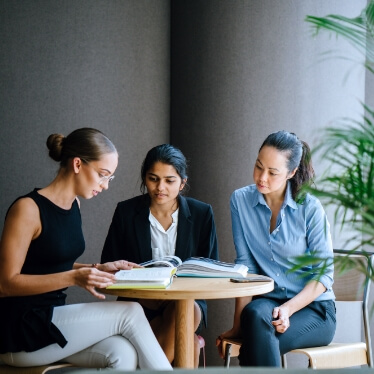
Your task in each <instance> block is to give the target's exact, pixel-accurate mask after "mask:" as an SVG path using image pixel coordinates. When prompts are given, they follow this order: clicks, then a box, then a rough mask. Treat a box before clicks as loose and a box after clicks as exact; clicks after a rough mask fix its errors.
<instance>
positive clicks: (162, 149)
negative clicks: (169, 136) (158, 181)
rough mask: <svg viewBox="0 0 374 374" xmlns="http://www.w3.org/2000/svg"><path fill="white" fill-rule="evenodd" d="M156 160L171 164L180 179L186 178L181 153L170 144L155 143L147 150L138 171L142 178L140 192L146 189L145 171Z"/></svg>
mask: <svg viewBox="0 0 374 374" xmlns="http://www.w3.org/2000/svg"><path fill="white" fill-rule="evenodd" d="M156 162H162V163H163V164H167V165H171V166H173V167H174V169H175V170H176V172H177V173H178V175H179V176H180V177H181V179H182V180H183V179H185V180H187V178H188V176H187V161H186V158H185V157H184V155H183V153H182V152H181V151H180V150H179V149H178V148H176V147H173V146H172V145H170V144H161V145H157V146H156V147H153V148H152V149H151V150H149V151H148V153H147V155H146V156H145V159H144V161H143V164H142V169H141V172H140V177H141V180H142V183H141V185H140V191H141V193H142V194H144V193H145V190H146V187H145V179H146V175H147V172H148V171H149V170H150V169H151V168H152V166H153V165H154V164H155V163H156ZM186 185H187V183H186ZM185 188H186V186H185ZM185 188H184V189H185ZM184 189H183V190H184Z"/></svg>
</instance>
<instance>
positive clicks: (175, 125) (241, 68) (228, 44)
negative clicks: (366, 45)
mask: <svg viewBox="0 0 374 374" xmlns="http://www.w3.org/2000/svg"><path fill="white" fill-rule="evenodd" d="M365 4H366V1H364V0H361V1H354V2H352V1H350V0H345V1H341V0H334V1H333V0H329V1H324V0H311V1H305V0H303V1H299V0H282V1H277V0H251V1H247V0H235V1H231V0H205V1H199V0H196V1H193V0H174V1H173V2H172V3H171V15H172V28H171V38H172V39H171V46H172V54H171V58H172V60H171V61H172V70H171V72H172V75H171V83H172V86H171V93H172V95H171V103H172V106H171V141H172V142H173V143H174V144H176V145H178V146H179V147H180V148H181V149H182V150H183V152H184V153H185V154H186V156H187V157H188V158H189V159H190V185H191V190H190V195H191V196H193V197H196V198H198V199H201V200H203V201H206V202H208V203H210V204H212V206H213V209H214V213H215V218H216V223H217V231H218V239H219V251H220V256H221V259H223V260H225V261H233V260H234V258H235V251H234V246H233V242H232V234H231V221H230V211H229V198H230V194H231V193H232V191H233V190H234V189H236V188H239V187H242V186H244V185H247V184H250V183H252V171H253V165H254V161H255V158H256V156H257V152H258V148H259V147H260V145H261V143H262V141H263V140H264V138H265V137H266V136H267V135H268V134H269V133H270V132H272V131H276V130H280V129H285V130H289V131H293V132H296V133H297V134H298V135H299V136H300V138H302V139H303V140H306V141H307V142H309V144H310V145H311V146H313V145H315V144H316V143H317V142H318V135H319V134H320V132H319V131H318V129H319V128H322V127H324V126H326V125H327V124H328V123H329V122H330V121H331V120H333V119H335V118H336V117H342V116H353V117H355V116H357V115H358V114H360V113H361V108H360V105H359V102H358V100H359V99H363V98H364V78H365V74H364V73H363V72H362V71H357V70H359V69H357V70H356V69H355V70H354V71H351V74H350V76H349V78H348V79H347V80H346V81H344V78H345V75H346V73H347V71H349V70H350V69H351V67H352V64H348V63H347V62H345V61H342V60H339V59H337V58H331V59H330V60H327V61H323V62H322V53H323V52H326V51H328V50H330V51H331V50H339V51H340V50H341V49H340V48H349V49H348V51H349V52H348V53H349V54H352V56H355V55H356V54H355V52H354V51H352V48H350V47H349V46H347V44H345V43H342V44H335V39H334V40H332V39H329V37H328V36H327V35H321V36H320V37H318V38H316V39H314V38H312V36H311V32H310V27H309V26H308V24H306V23H305V22H304V18H305V16H306V15H307V14H310V15H319V16H325V15H327V14H330V13H340V14H344V15H347V16H356V15H358V14H359V12H360V11H361V9H363V8H364V6H365ZM344 53H346V51H345V52H344ZM337 54H338V53H336V54H335V56H336V55H337ZM331 56H334V54H332V55H331ZM314 161H315V169H316V170H317V172H321V171H322V170H323V167H322V166H323V165H322V163H321V161H320V160H314ZM331 221H332V219H331ZM339 239H340V237H339V236H338V235H336V236H335V244H336V245H338V244H337V243H338V242H339ZM233 306H234V302H233V300H229V301H209V312H208V313H209V317H208V320H209V326H208V329H207V330H205V331H204V333H203V335H204V337H205V339H206V342H207V348H206V349H207V359H208V365H222V361H221V359H220V358H219V357H218V354H217V352H216V347H215V338H216V336H217V335H218V334H219V333H221V332H223V331H225V330H227V329H229V328H230V327H231V325H232V320H233ZM233 361H235V360H233ZM234 363H235V362H234Z"/></svg>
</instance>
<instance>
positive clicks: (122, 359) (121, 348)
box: [66, 335, 138, 370]
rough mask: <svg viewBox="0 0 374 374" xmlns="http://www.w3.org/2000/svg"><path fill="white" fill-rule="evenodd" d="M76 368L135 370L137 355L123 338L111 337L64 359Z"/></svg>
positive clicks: (118, 336)
mask: <svg viewBox="0 0 374 374" xmlns="http://www.w3.org/2000/svg"><path fill="white" fill-rule="evenodd" d="M66 361H67V362H70V363H72V364H75V365H77V366H85V367H92V368H111V369H121V370H136V368H137V365H138V354H137V352H136V350H135V348H134V346H133V345H132V344H131V343H130V342H129V341H128V340H127V339H125V338H124V337H122V336H120V335H113V336H111V337H109V338H106V339H104V340H102V341H100V342H98V343H96V344H94V345H92V346H91V347H89V348H87V349H85V350H83V351H81V352H78V353H76V354H74V355H72V356H69V357H67V358H66Z"/></svg>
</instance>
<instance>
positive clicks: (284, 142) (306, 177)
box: [260, 131, 314, 200]
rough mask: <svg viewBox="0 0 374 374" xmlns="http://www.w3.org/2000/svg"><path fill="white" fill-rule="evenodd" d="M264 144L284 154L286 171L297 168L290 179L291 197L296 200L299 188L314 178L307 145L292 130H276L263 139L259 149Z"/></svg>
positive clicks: (311, 181)
mask: <svg viewBox="0 0 374 374" xmlns="http://www.w3.org/2000/svg"><path fill="white" fill-rule="evenodd" d="M264 146H269V147H274V148H275V149H277V150H278V151H280V152H283V153H284V154H285V155H286V157H287V170H288V172H292V171H293V170H295V169H296V168H297V170H296V173H295V175H294V176H293V177H292V178H291V179H290V182H291V191H292V197H293V199H294V200H296V199H297V198H298V194H299V192H300V190H301V188H302V187H303V186H305V185H307V186H309V185H311V184H312V183H313V180H314V170H313V166H312V158H311V152H310V148H309V145H308V144H307V143H306V142H304V141H302V140H300V139H299V138H298V137H297V136H296V135H295V134H294V133H292V132H288V131H277V132H273V133H272V134H270V135H269V136H268V137H267V138H266V139H265V141H264V142H263V143H262V145H261V147H260V151H261V149H262V148H263V147H264Z"/></svg>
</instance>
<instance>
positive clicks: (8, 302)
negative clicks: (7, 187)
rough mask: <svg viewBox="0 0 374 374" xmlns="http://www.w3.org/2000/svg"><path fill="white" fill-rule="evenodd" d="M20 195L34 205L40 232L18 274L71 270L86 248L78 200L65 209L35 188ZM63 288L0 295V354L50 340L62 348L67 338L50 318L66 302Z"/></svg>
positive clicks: (34, 347)
mask: <svg viewBox="0 0 374 374" xmlns="http://www.w3.org/2000/svg"><path fill="white" fill-rule="evenodd" d="M22 197H30V198H31V199H33V200H34V201H35V203H36V204H37V206H38V208H39V211H40V220H41V225H42V232H41V234H40V235H39V237H38V238H36V239H35V240H33V241H32V242H31V244H30V247H29V249H28V252H27V255H26V259H25V262H24V265H23V267H22V270H21V273H22V274H53V273H59V272H63V271H68V270H71V269H72V267H73V264H74V262H75V261H76V259H77V258H78V257H79V256H80V255H81V254H82V253H83V251H84V248H85V242H84V238H83V232H82V220H81V215H80V210H79V206H78V203H77V201H76V200H74V203H73V204H72V207H71V209H69V210H65V209H62V208H60V207H58V206H57V205H55V204H53V203H52V202H51V201H50V200H48V199H47V198H45V197H44V196H42V195H40V194H39V193H38V192H37V189H34V191H32V192H31V193H29V194H27V195H25V196H22ZM20 198H21V197H20ZM20 198H18V199H20ZM18 199H17V200H18ZM17 200H16V201H17ZM13 204H14V203H13ZM13 204H12V205H13ZM65 289H66V288H64V289H61V290H57V291H52V292H48V293H45V294H39V295H32V296H17V297H4V298H0V311H1V312H0V315H1V318H0V353H8V352H20V351H26V352H33V351H36V350H38V349H41V348H43V347H46V346H47V345H50V344H53V343H57V344H59V345H60V347H64V346H65V345H66V343H67V341H66V339H65V338H64V336H63V335H62V333H61V332H60V330H59V329H58V328H57V327H56V326H55V325H54V324H53V323H52V322H51V320H52V316H53V308H54V307H55V306H61V305H64V304H65V299H66V294H65V293H64V290H65Z"/></svg>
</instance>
